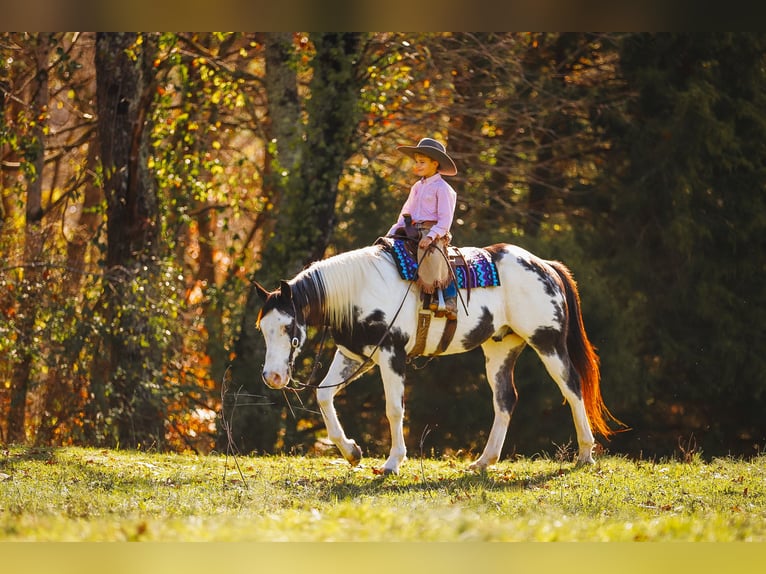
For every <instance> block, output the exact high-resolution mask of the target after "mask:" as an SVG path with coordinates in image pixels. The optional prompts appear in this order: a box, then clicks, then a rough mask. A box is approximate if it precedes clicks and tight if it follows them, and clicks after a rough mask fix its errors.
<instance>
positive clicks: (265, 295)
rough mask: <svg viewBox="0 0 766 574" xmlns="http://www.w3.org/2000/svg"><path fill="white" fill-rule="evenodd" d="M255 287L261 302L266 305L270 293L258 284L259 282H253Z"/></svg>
mask: <svg viewBox="0 0 766 574" xmlns="http://www.w3.org/2000/svg"><path fill="white" fill-rule="evenodd" d="M253 285H254V286H255V290H256V292H257V293H258V297H260V298H261V300H262V301H263V302H264V303H265V302H266V299H268V297H269V292H268V291H267V290H266V289H264V287H263V286H262V285H261V284H260V283H258V281H253Z"/></svg>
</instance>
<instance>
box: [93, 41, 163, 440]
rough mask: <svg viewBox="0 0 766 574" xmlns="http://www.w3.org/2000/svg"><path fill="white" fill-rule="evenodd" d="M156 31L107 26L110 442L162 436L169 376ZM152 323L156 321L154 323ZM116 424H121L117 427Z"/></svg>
mask: <svg viewBox="0 0 766 574" xmlns="http://www.w3.org/2000/svg"><path fill="white" fill-rule="evenodd" d="M156 49H157V45H156V37H154V36H153V35H139V34H135V33H99V34H98V35H97V39H96V86H97V91H96V97H97V101H98V126H99V141H100V144H101V163H102V170H103V178H104V192H105V195H106V199H107V252H106V257H105V266H106V276H105V285H104V294H103V297H104V301H105V320H106V322H107V324H108V325H109V327H110V328H109V330H108V331H107V332H106V338H105V341H104V346H103V349H102V353H103V355H102V357H101V358H99V359H98V360H97V361H96V368H95V369H94V371H93V376H94V381H93V385H92V388H93V392H94V397H95V405H94V406H95V407H96V409H97V412H98V413H99V414H101V415H102V416H103V417H104V420H105V422H106V423H107V426H105V427H104V428H103V429H101V430H102V432H104V433H106V434H107V436H106V437H104V439H105V440H106V442H107V443H109V444H113V445H117V444H118V445H121V446H133V447H135V446H138V445H141V444H144V445H146V444H152V443H156V442H161V441H162V437H163V436H164V432H163V419H164V417H163V414H162V411H161V407H160V404H159V403H158V401H157V398H156V397H155V396H152V394H153V392H152V391H153V389H155V388H157V386H158V385H160V384H161V381H160V378H161V373H162V368H163V364H162V363H163V346H164V345H166V344H167V343H168V340H167V339H168V337H167V336H166V335H165V333H163V332H162V331H161V330H160V329H158V328H156V327H159V325H158V321H157V320H156V319H155V318H154V317H153V315H154V313H155V312H159V310H157V311H154V310H153V309H152V307H153V306H154V307H155V308H156V307H157V305H156V303H154V302H155V301H157V300H161V299H162V298H163V297H164V296H165V294H164V293H163V292H162V289H161V285H162V283H158V280H160V279H161V278H162V277H163V270H162V266H161V263H160V260H159V256H160V253H161V252H160V247H161V246H160V244H159V221H158V200H157V196H156V188H155V185H154V182H153V180H152V177H151V174H150V173H149V171H148V154H149V135H150V129H149V123H148V119H149V117H150V106H151V104H152V101H153V99H154V96H155V92H156V84H155V76H154V74H153V73H152V67H153V62H154V59H155V57H156ZM153 327H155V328H154V329H153ZM112 433H113V434H112Z"/></svg>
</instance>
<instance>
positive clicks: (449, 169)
mask: <svg viewBox="0 0 766 574" xmlns="http://www.w3.org/2000/svg"><path fill="white" fill-rule="evenodd" d="M396 149H398V150H399V151H400V152H402V153H403V154H407V155H408V156H410V157H413V156H414V155H415V154H416V153H420V154H423V155H425V156H428V157H430V158H431V159H435V160H436V161H438V162H439V173H441V174H442V175H455V174H456V173H457V167H456V166H455V162H454V161H452V158H451V157H450V156H448V155H447V151H446V149H445V147H444V146H443V145H442V144H441V143H439V142H438V141H436V140H435V139H431V138H423V139H422V140H420V141H419V142H418V145H416V146H411V145H400V146H398V147H397V148H396Z"/></svg>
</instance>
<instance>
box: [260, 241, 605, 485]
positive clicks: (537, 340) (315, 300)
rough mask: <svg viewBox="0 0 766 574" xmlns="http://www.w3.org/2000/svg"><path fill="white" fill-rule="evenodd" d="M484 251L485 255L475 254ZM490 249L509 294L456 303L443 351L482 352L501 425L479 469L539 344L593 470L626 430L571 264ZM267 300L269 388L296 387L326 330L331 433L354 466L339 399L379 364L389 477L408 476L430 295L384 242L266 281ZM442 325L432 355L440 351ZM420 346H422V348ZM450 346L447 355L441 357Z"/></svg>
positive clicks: (320, 396) (513, 249)
mask: <svg viewBox="0 0 766 574" xmlns="http://www.w3.org/2000/svg"><path fill="white" fill-rule="evenodd" d="M466 249H476V248H466ZM483 251H484V253H485V254H486V256H487V257H488V258H490V259H491V261H492V262H493V263H494V265H495V267H496V269H497V274H498V279H499V286H496V287H486V288H480V289H472V290H471V292H470V297H469V298H468V302H467V304H465V305H464V306H462V307H461V306H460V305H459V306H458V307H460V308H459V312H458V319H457V327H456V331H455V334H454V336H453V338H452V339H451V342H450V343H449V345H448V347H447V348H446V349H443V354H454V353H463V352H466V351H470V350H472V349H474V348H476V347H481V348H482V350H483V351H484V355H485V359H486V372H487V381H488V382H489V385H490V387H491V388H492V395H493V406H494V422H493V423H492V428H491V430H490V433H489V437H488V439H487V444H486V446H485V448H484V451H483V452H482V453H481V455H480V456H479V458H478V459H477V460H476V461H475V462H473V464H471V468H473V469H479V470H483V469H485V468H486V467H487V466H489V465H492V464H494V463H495V462H496V461H497V460H498V459H499V457H500V452H501V449H502V447H503V443H504V441H505V435H506V432H507V429H508V425H509V423H510V420H511V414H512V413H513V409H514V406H515V405H516V401H517V399H518V393H517V391H516V386H515V384H514V378H513V370H514V365H515V363H516V359H517V358H518V356H519V354H520V353H521V351H522V350H523V349H524V348H525V347H526V346H527V345H529V346H530V347H532V348H533V349H534V350H535V352H536V353H537V354H538V356H539V357H540V359H541V360H542V362H543V364H544V365H545V367H546V369H547V371H548V373H549V374H550V376H551V377H552V378H553V380H554V381H555V382H556V384H557V385H558V387H559V389H560V390H561V393H562V394H563V395H564V398H565V399H566V401H567V402H568V403H569V406H570V408H571V411H572V416H573V418H574V425H575V429H576V432H577V442H578V446H579V454H578V463H591V464H592V463H593V447H594V444H595V440H594V435H593V432H594V431H595V432H597V433H599V434H601V435H603V436H604V437H607V438H608V437H609V436H610V435H612V434H613V433H614V432H615V431H613V430H611V429H610V427H609V420H611V421H614V422H617V423H619V421H617V420H616V419H615V418H614V417H613V416H612V415H611V413H609V410H608V409H607V408H606V406H605V404H604V402H603V400H602V397H601V391H600V381H599V379H600V373H599V360H598V356H597V355H596V352H595V349H594V347H593V346H592V345H591V343H590V342H589V340H588V337H587V335H586V332H585V328H584V325H583V321H582V315H581V309H580V297H579V293H578V290H577V286H576V283H575V281H574V279H573V277H572V275H571V273H570V271H569V270H568V269H567V267H566V266H564V265H563V264H562V263H560V262H555V261H545V260H543V259H540V258H539V257H536V256H535V255H533V254H531V253H529V252H527V251H525V250H524V249H521V248H519V247H517V246H514V245H509V244H496V245H492V246H490V247H486V248H485V249H484V250H483ZM255 287H256V289H257V290H258V293H259V295H260V297H261V299H262V300H263V305H262V308H261V310H260V313H259V316H258V328H259V329H260V330H261V332H262V333H263V336H264V338H265V341H266V357H265V362H264V366H263V373H262V376H263V380H264V382H265V383H266V385H268V386H269V387H271V388H272V389H282V388H284V387H285V386H286V385H288V383H289V382H290V381H291V378H292V369H293V362H294V360H295V357H296V356H297V355H298V354H299V353H300V351H301V348H302V346H303V344H304V343H305V341H306V330H307V327H309V326H312V327H322V326H328V327H329V328H330V330H331V334H332V336H333V338H334V340H335V343H336V346H337V350H336V352H335V356H334V358H333V361H332V364H331V365H330V367H329V369H328V372H327V374H326V376H325V377H324V379H323V380H322V381H321V382H320V383H319V385H318V387H317V401H318V403H319V406H320V409H321V412H322V417H323V418H324V423H325V426H326V428H327V432H328V436H329V438H330V439H331V440H332V442H333V443H334V444H335V445H336V446H337V447H338V449H339V450H340V452H341V454H342V455H343V457H344V458H345V459H346V460H347V461H348V462H349V463H351V464H352V465H356V464H358V463H359V461H360V460H361V457H362V450H361V449H360V447H359V446H358V445H357V443H356V442H355V441H354V440H352V439H349V438H348V437H347V436H346V434H345V432H344V430H343V427H342V426H341V423H340V421H339V419H338V416H337V413H336V411H335V407H334V405H333V399H334V397H335V395H336V393H337V392H338V391H339V390H340V389H341V388H343V387H344V386H345V385H347V384H349V383H350V382H351V381H352V380H354V379H356V378H358V377H359V376H361V375H362V374H363V373H364V372H366V371H368V370H369V369H371V368H372V367H373V366H374V365H378V367H379V368H380V374H381V378H382V380H383V388H384V392H385V398H386V416H387V418H388V422H389V424H390V427H391V450H390V454H389V456H388V459H387V460H386V462H385V463H384V466H383V469H382V471H383V472H384V473H385V474H390V473H394V474H396V473H398V472H399V468H400V466H401V464H402V462H403V461H404V460H405V459H406V447H405V442H404V432H403V415H404V405H403V397H404V382H405V366H406V364H407V362H408V354H409V353H410V351H411V350H412V349H413V347H414V346H415V338H416V337H415V335H416V330H417V326H416V323H417V316H418V313H419V308H420V296H419V293H417V290H416V289H412V288H410V287H411V285H410V283H409V282H408V281H406V280H403V279H402V277H401V276H400V274H399V271H398V269H397V267H396V265H395V262H394V257H393V255H392V254H391V252H390V250H388V249H385V248H384V246H382V245H379V244H376V245H373V246H369V247H364V248H362V249H357V250H354V251H349V252H346V253H341V254H339V255H335V256H332V257H329V258H327V259H324V260H322V261H317V262H314V263H312V264H311V265H310V266H308V267H307V268H305V269H304V270H303V271H301V272H300V273H299V274H298V275H296V276H295V277H294V278H293V279H291V280H290V281H282V282H281V285H280V287H279V288H278V289H277V290H275V291H272V292H269V291H267V290H266V289H264V288H263V287H262V286H261V285H259V284H258V283H255ZM446 320H447V319H444V318H435V319H434V320H433V321H431V329H430V330H429V333H428V336H427V338H426V341H425V347H424V349H423V351H422V353H420V355H422V356H426V355H433V354H435V353H436V352H437V347H438V345H439V343H440V334H441V329H439V328H438V326H439V325H440V324H442V325H443V324H444V322H445V321H446ZM421 346H422V345H421ZM440 350H441V349H440Z"/></svg>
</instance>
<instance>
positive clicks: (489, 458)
mask: <svg viewBox="0 0 766 574" xmlns="http://www.w3.org/2000/svg"><path fill="white" fill-rule="evenodd" d="M525 345H526V343H525V342H524V340H523V339H522V338H521V337H517V336H516V335H510V336H506V337H505V338H504V339H503V340H502V341H500V342H496V341H493V340H491V339H490V340H489V341H487V342H486V343H484V345H482V349H483V350H484V357H485V360H486V367H487V381H488V382H489V385H490V387H491V388H492V404H493V407H494V411H495V419H494V421H493V422H492V429H491V430H490V431H489V438H488V439H487V444H486V446H485V447H484V452H482V453H481V456H480V457H479V458H478V459H476V461H475V462H473V463H472V464H471V466H470V468H472V469H475V470H483V469H485V468H487V467H488V466H489V465H491V464H494V463H496V462H497V461H498V459H499V458H500V452H501V451H502V449H503V443H504V442H505V435H506V433H507V432H508V425H509V424H510V422H511V415H512V414H513V409H514V408H515V406H516V400H517V399H518V393H517V392H516V385H515V384H514V382H513V368H514V367H515V365H516V359H517V358H518V356H519V354H520V353H521V351H523V350H524V347H525Z"/></svg>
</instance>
